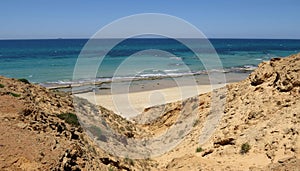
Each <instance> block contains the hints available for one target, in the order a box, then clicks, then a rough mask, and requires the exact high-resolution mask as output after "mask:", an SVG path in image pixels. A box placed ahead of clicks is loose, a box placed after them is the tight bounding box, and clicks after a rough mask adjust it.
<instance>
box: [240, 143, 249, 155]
mask: <svg viewBox="0 0 300 171" xmlns="http://www.w3.org/2000/svg"><path fill="white" fill-rule="evenodd" d="M250 149H251V147H250V144H249V143H244V144H242V146H241V151H240V152H241V154H246V153H248V152H249V150H250Z"/></svg>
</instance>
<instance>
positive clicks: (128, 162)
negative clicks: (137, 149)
mask: <svg viewBox="0 0 300 171" xmlns="http://www.w3.org/2000/svg"><path fill="white" fill-rule="evenodd" d="M124 162H125V163H127V164H129V165H132V166H133V165H134V162H133V160H132V159H130V158H128V157H125V159H124Z"/></svg>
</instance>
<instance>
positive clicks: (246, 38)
mask: <svg viewBox="0 0 300 171" xmlns="http://www.w3.org/2000/svg"><path fill="white" fill-rule="evenodd" d="M90 39H93V38H76V37H73V38H3V39H2V38H0V40H90ZM97 39H101V38H97ZM105 39H124V38H105ZM126 39H168V37H133V38H126ZM178 39H197V38H178ZM203 39H244V40H300V38H258V37H256V38H251V37H239V38H235V37H207V38H203Z"/></svg>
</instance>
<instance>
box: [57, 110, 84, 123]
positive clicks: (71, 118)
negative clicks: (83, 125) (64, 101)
mask: <svg viewBox="0 0 300 171" xmlns="http://www.w3.org/2000/svg"><path fill="white" fill-rule="evenodd" d="M58 117H59V118H60V119H63V120H65V122H66V123H68V124H71V125H73V126H79V125H80V124H79V121H78V118H77V116H76V115H75V114H73V113H63V114H59V115H58Z"/></svg>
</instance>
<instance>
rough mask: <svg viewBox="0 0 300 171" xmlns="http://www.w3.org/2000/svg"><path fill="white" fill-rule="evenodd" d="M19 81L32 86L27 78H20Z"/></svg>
mask: <svg viewBox="0 0 300 171" xmlns="http://www.w3.org/2000/svg"><path fill="white" fill-rule="evenodd" d="M18 80H19V81H21V82H23V83H25V84H30V82H29V81H28V80H27V79H25V78H20V79H18Z"/></svg>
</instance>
